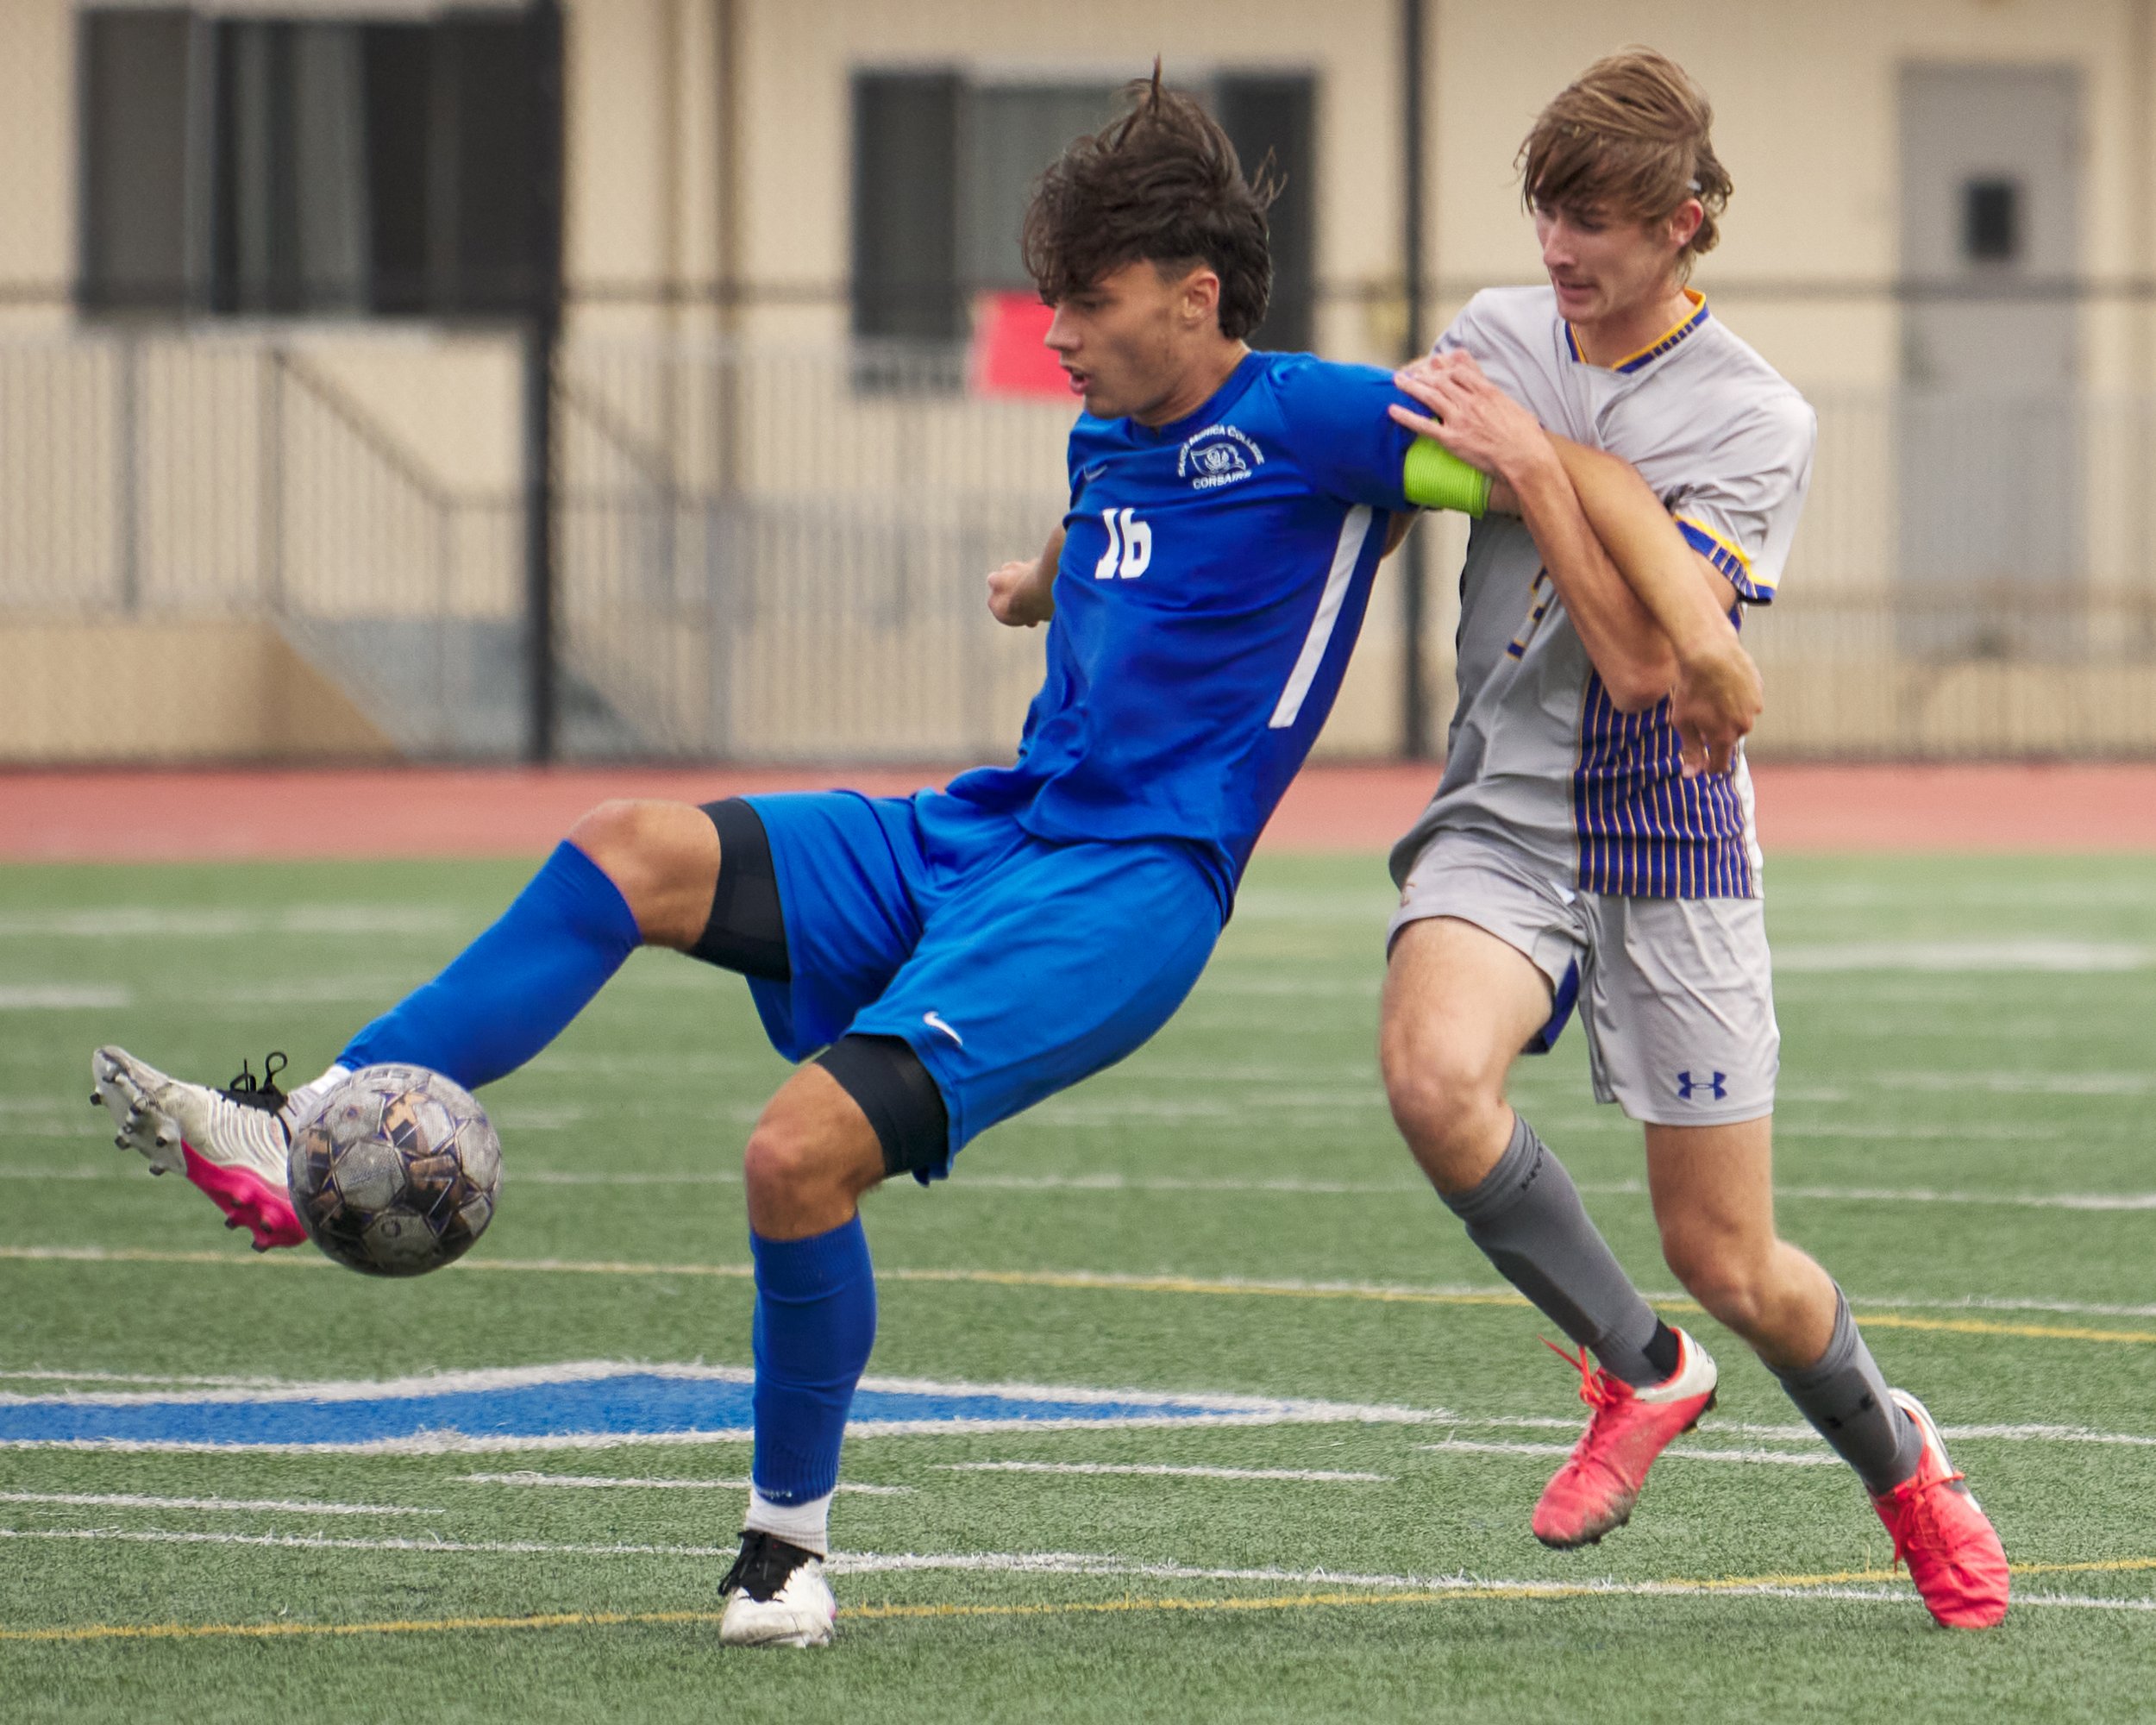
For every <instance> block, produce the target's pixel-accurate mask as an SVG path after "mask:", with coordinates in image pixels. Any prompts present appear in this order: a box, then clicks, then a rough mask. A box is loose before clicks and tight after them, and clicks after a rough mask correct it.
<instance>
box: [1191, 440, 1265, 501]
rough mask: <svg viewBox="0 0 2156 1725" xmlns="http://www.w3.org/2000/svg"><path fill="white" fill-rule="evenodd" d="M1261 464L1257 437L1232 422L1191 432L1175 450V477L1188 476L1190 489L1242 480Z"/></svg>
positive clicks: (1254, 471) (1263, 462)
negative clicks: (1240, 429)
mask: <svg viewBox="0 0 2156 1725" xmlns="http://www.w3.org/2000/svg"><path fill="white" fill-rule="evenodd" d="M1264 465H1265V454H1264V451H1263V450H1262V449H1259V448H1258V447H1257V439H1256V438H1255V437H1252V436H1250V435H1249V434H1248V433H1247V432H1244V431H1238V430H1236V428H1235V427H1234V426H1232V425H1208V426H1206V429H1205V430H1202V431H1196V432H1193V433H1192V434H1191V435H1190V436H1188V437H1186V438H1185V439H1184V440H1183V446H1182V448H1181V449H1178V450H1177V451H1176V452H1175V477H1176V478H1177V479H1188V480H1189V481H1190V488H1191V490H1193V491H1213V490H1217V489H1218V488H1219V486H1225V485H1233V484H1234V483H1235V482H1236V481H1237V480H1246V479H1248V478H1250V475H1251V474H1254V473H1256V472H1257V470H1258V469H1259V468H1260V467H1263V466H1264Z"/></svg>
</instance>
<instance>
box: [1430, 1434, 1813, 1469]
mask: <svg viewBox="0 0 2156 1725" xmlns="http://www.w3.org/2000/svg"><path fill="white" fill-rule="evenodd" d="M1415 1447H1416V1448H1417V1449H1419V1450H1434V1451H1437V1452H1440V1453H1442V1452H1446V1451H1451V1452H1456V1453H1457V1452H1466V1453H1467V1454H1470V1455H1506V1456H1562V1455H1570V1454H1571V1453H1572V1446H1571V1445H1570V1444H1498V1443H1477V1442H1476V1441H1474V1440H1471V1439H1467V1438H1450V1439H1447V1440H1445V1442H1444V1443H1441V1444H1417V1445H1416V1446H1415ZM1662 1453H1663V1454H1664V1455H1670V1456H1682V1457H1683V1458H1685V1459H1686V1460H1688V1461H1733V1462H1745V1463H1770V1464H1772V1465H1776V1466H1778V1467H1839V1466H1840V1465H1841V1458H1839V1456H1832V1455H1802V1454H1793V1453H1790V1452H1787V1451H1783V1450H1709V1449H1701V1448H1699V1447H1698V1446H1695V1445H1691V1444H1675V1445H1672V1446H1670V1448H1668V1449H1666V1450H1664V1451H1663V1452H1662Z"/></svg>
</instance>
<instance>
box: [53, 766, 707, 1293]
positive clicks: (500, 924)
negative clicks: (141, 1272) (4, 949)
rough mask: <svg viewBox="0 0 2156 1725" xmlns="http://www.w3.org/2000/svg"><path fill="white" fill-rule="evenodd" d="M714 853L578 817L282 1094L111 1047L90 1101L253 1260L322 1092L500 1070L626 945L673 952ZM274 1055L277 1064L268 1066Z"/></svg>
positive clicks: (285, 1231) (686, 938) (621, 808)
mask: <svg viewBox="0 0 2156 1725" xmlns="http://www.w3.org/2000/svg"><path fill="white" fill-rule="evenodd" d="M718 862H719V845H718V837H717V835H716V833H715V832H714V831H713V827H712V823H711V819H710V817H708V816H706V815H705V813H704V812H702V811H700V810H698V809H695V808H692V807H689V806H686V805H677V804H671V803H606V804H603V805H601V806H599V808H596V809H594V810H592V812H590V813H589V814H587V815H586V816H585V817H584V818H583V819H581V820H580V821H579V822H578V823H577V824H576V825H575V827H574V828H573V829H572V831H571V832H570V834H569V837H568V838H567V839H566V840H564V841H563V842H562V843H561V844H559V845H557V846H556V847H555V851H554V854H553V855H552V856H549V857H548V859H547V862H546V864H545V866H544V867H542V869H540V870H539V872H538V874H537V875H534V876H533V878H532V880H531V881H530V883H529V884H528V885H527V886H526V887H525V888H524V889H523V892H522V893H520V894H517V898H516V899H515V900H513V901H512V902H511V905H510V906H509V908H508V909H507V910H505V912H503V913H502V914H501V916H500V917H499V918H498V919H497V920H496V921H495V923H494V924H493V925H492V927H490V928H488V929H487V930H486V932H484V933H483V934H481V935H480V936H479V938H478V939H476V940H474V941H473V943H472V944H470V945H469V946H467V947H466V948H465V949H464V950H463V951H462V952H461V953H460V954H459V955H458V956H457V957H455V958H454V959H453V960H452V961H451V962H450V963H449V966H448V969H445V970H443V971H442V974H441V975H439V976H436V978H435V979H434V980H433V981H432V982H428V983H426V984H424V985H423V987H421V988H417V989H416V990H414V991H413V992H412V993H411V994H408V995H406V996H405V997H404V1000H400V1001H399V1002H398V1004H397V1005H396V1006H395V1007H392V1008H391V1009H390V1010H389V1011H388V1012H387V1013H384V1014H383V1015H382V1016H381V1017H380V1018H378V1019H375V1020H374V1021H373V1023H372V1024H370V1025H368V1026H367V1027H366V1028H365V1029H364V1030H362V1031H360V1033H359V1034H358V1035H357V1036H356V1037H354V1038H353V1039H352V1041H351V1043H350V1044H348V1046H347V1047H346V1049H345V1051H344V1052H343V1053H342V1054H340V1055H339V1056H338V1057H337V1060H336V1063H335V1065H333V1066H331V1067H330V1069H329V1071H327V1072H325V1073H324V1074H323V1076H321V1077H320V1078H318V1079H317V1080H315V1081H314V1082H313V1083H311V1084H307V1085H303V1086H301V1087H300V1088H298V1089H297V1090H295V1091H293V1092H292V1093H291V1095H290V1096H289V1097H288V1096H286V1095H285V1094H284V1093H283V1092H281V1091H280V1090H279V1089H278V1088H277V1087H276V1085H275V1084H274V1083H273V1082H269V1079H270V1078H272V1077H273V1076H274V1073H271V1074H269V1075H267V1076H266V1077H265V1079H263V1080H261V1081H254V1080H253V1079H252V1076H251V1075H249V1074H247V1073H245V1072H244V1071H243V1072H242V1075H241V1078H239V1079H236V1080H235V1081H234V1082H233V1083H232V1084H230V1085H229V1086H226V1087H224V1088H212V1087H211V1086H209V1085H204V1084H194V1083H190V1082H186V1081H185V1080H184V1079H178V1078H172V1077H170V1076H166V1074H165V1073H163V1072H160V1071H159V1070H158V1069H156V1068H155V1067H154V1066H151V1065H150V1064H149V1063H147V1062H146V1061H142V1060H140V1059H137V1058H136V1057H135V1056H133V1055H131V1054H129V1053H128V1052H127V1051H125V1050H124V1049H120V1048H113V1047H106V1048H101V1049H99V1050H98V1051H97V1053H96V1054H94V1055H93V1056H92V1057H91V1101H93V1102H97V1103H100V1104H102V1105H103V1106H104V1107H107V1108H109V1109H110V1110H111V1111H112V1113H113V1114H114V1117H115V1119H116V1122H117V1136H116V1142H117V1143H119V1144H120V1145H122V1147H124V1148H129V1149H135V1150H139V1151H141V1153H142V1154H143V1155H144V1156H145V1157H147V1158H148V1159H149V1164H150V1169H151V1171H152V1172H153V1173H158V1174H161V1173H164V1172H165V1171H166V1170H167V1169H171V1168H182V1169H184V1170H185V1172H186V1174H187V1177H188V1178H189V1179H190V1180H191V1181H192V1182H194V1183H195V1184H196V1185H197V1186H198V1187H200V1188H201V1189H203V1190H204V1192H206V1193H207V1194H209V1195H210V1198H211V1200H212V1201H214V1202H215V1203H216V1205H217V1207H218V1208H220V1209H222V1211H223V1212H224V1213H225V1215H226V1218H227V1224H228V1226H233V1227H241V1226H244V1227H247V1228H248V1230H249V1231H250V1232H251V1233H253V1234H254V1244H255V1246H256V1249H257V1250H266V1248H268V1247H271V1246H278V1245H298V1243H299V1242H300V1241H301V1240H303V1239H305V1238H306V1235H305V1233H304V1232H303V1231H302V1229H301V1228H300V1226H299V1222H298V1217H297V1216H296V1215H295V1214H293V1212H292V1208H291V1202H290V1201H289V1199H288V1198H286V1197H285V1157H286V1152H287V1150H288V1148H289V1145H290V1143H291V1132H292V1131H293V1129H294V1128H295V1127H296V1126H298V1125H300V1124H302V1123H303V1122H304V1120H305V1119H306V1117H307V1115H308V1113H309V1112H310V1109H311V1107H313V1106H314V1105H316V1104H317V1103H319V1102H320V1101H322V1100H323V1098H324V1097H326V1096H327V1095H328V1094H329V1091H330V1090H331V1089H332V1088H335V1084H336V1082H338V1081H340V1080H341V1079H342V1078H343V1077H344V1076H347V1075H348V1074H349V1073H351V1072H353V1071H355V1070H357V1069H359V1068H360V1067H362V1066H373V1065H379V1064H381V1063H385V1062H394V1063H410V1064H411V1065H415V1066H424V1067H428V1068H430V1069H433V1070H435V1071H436V1072H440V1073H442V1074H443V1075H445V1076H448V1077H449V1078H452V1079H454V1080H455V1081H456V1082H458V1083H459V1084H461V1085H462V1086H463V1087H464V1088H466V1089H467V1090H474V1089H477V1088H479V1086H480V1085H482V1084H487V1083H491V1082H493V1081H494V1080H495V1079H497V1078H499V1077H501V1076H504V1075H505V1074H507V1073H509V1072H512V1071H514V1070H515V1069H517V1067H519V1066H521V1065H523V1063H524V1062H526V1061H527V1060H529V1059H530V1058H531V1057H532V1056H533V1055H535V1054H536V1053H538V1052H539V1051H540V1050H541V1049H542V1048H544V1047H545V1046H546V1045H547V1044H548V1043H549V1042H551V1041H553V1040H554V1038H555V1037H557V1036H558V1035H560V1034H561V1031H562V1030H563V1028H564V1027H565V1026H567V1024H568V1022H569V1020H570V1019H573V1018H574V1017H575V1016H576V1015H577V1014H578V1013H580V1012H581V1011H583V1009H584V1008H585V1007H586V1006H587V1005H588V1004H589V1003H590V1001H591V1000H592V996H593V995H594V994H598V992H599V989H600V988H602V987H604V986H605V983H606V982H607V980H608V978H610V977H611V976H612V975H613V974H614V972H615V971H616V970H617V969H620V968H621V965H622V962H623V961H624V959H626V958H627V957H629V955H630V952H631V951H633V950H635V949H636V947H637V945H638V944H641V943H642V942H644V941H647V940H649V941H654V942H659V943H663V944H667V945H674V946H679V947H681V948H683V949H685V950H686V949H687V948H689V947H692V946H693V944H695V942H696V941H697V940H698V939H699V938H700V936H701V935H702V933H703V931H704V930H705V925H706V924H707V922H708V920H709V919H710V917H711V905H712V894H713V891H714V889H715V887H716V883H717V881H718ZM277 1058H279V1059H280V1060H281V1059H282V1056H279V1057H277Z"/></svg>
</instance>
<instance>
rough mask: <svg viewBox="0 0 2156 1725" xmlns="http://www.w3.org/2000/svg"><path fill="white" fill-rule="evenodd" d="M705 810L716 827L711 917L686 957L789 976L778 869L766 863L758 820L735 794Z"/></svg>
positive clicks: (771, 976) (776, 978)
mask: <svg viewBox="0 0 2156 1725" xmlns="http://www.w3.org/2000/svg"><path fill="white" fill-rule="evenodd" d="M704 812H705V814H707V815H709V816H710V817H711V825H713V826H714V827H716V828H717V829H718V888H716V889H715V890H714V891H713V892H712V894H711V920H710V921H709V922H707V923H706V924H705V925H704V932H703V933H702V934H700V935H699V936H698V937H697V941H696V944H695V945H693V946H692V947H691V948H690V949H689V957H692V958H701V959H702V960H703V961H704V962H705V963H706V964H716V965H718V967H719V968H720V969H725V970H738V971H740V972H741V974H742V975H744V976H760V977H761V978H763V979H764V980H765V981H766V982H791V981H793V966H792V965H791V964H790V963H788V962H787V948H786V919H785V918H784V917H783V916H782V915H781V914H780V909H779V876H778V871H777V870H776V869H774V868H773V867H772V865H771V840H770V838H769V837H768V836H767V835H766V834H765V832H764V830H763V822H762V821H761V819H759V818H758V817H757V814H756V812H755V809H753V808H751V807H750V806H749V805H748V804H747V803H745V802H743V800H741V799H740V798H739V797H729V798H727V799H726V800H724V802H716V803H705V805H704Z"/></svg>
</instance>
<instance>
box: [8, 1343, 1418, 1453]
mask: <svg viewBox="0 0 2156 1725" xmlns="http://www.w3.org/2000/svg"><path fill="white" fill-rule="evenodd" d="M751 1389H752V1383H751V1377H750V1374H749V1372H748V1371H744V1370H742V1369H740V1368H738V1367H728V1366H674V1365H662V1366H637V1365H624V1364H613V1363H611V1362H586V1363H580V1364H569V1365H560V1366H534V1367H524V1368H517V1369H511V1370H505V1371H479V1372H460V1373H445V1374H442V1375H440V1376H437V1377H416V1378H405V1379H402V1380H398V1381H396V1382H392V1383H317V1384H291V1385H274V1386H266V1387H259V1388H256V1387H248V1388H229V1389H227V1388H217V1389H199V1390H189V1391H183V1392H172V1391H165V1392H138V1391H129V1392H119V1391H113V1390H84V1391H75V1392H71V1393H66V1394H58V1395H43V1396H17V1395H5V1394H0V1447H8V1448H27V1447H44V1446H90V1447H97V1448H118V1449H149V1450H256V1451H285V1452H290V1451H295V1450H298V1451H368V1450H398V1451H417V1452H428V1451H452V1450H454V1451H470V1450H502V1449H551V1448H605V1447H612V1446H617V1445H621V1444H630V1443H639V1442H644V1443H717V1442H730V1441H740V1440H746V1439H747V1438H748V1437H749V1435H750V1429H751V1425H752V1412H751V1407H750V1396H751ZM1445 1417H1446V1416H1445V1415H1442V1414H1437V1413H1434V1412H1432V1411H1426V1410H1421V1409H1414V1408H1364V1407H1359V1406H1351V1405H1346V1404H1338V1403H1329V1402H1296V1401H1285V1400H1276V1399H1272V1398H1267V1397H1257V1396H1213V1395H1203V1394H1200V1395H1194V1396H1167V1395H1159V1394H1155V1393H1150V1392H1147V1391H1142V1390H1097V1389H1055V1388H1044V1387H1040V1386H1035V1385H1026V1384H1016V1385H1013V1384H946V1383H919V1382H915V1381H912V1380H906V1379H896V1378H870V1379H868V1380H865V1381H864V1382H863V1383H862V1387H861V1389H860V1392H859V1393H858V1394H857V1395H856V1397H855V1401H854V1409H853V1418H852V1421H851V1422H850V1423H849V1427H848V1429H849V1433H850V1434H852V1435H854V1436H856V1437H874V1436H892V1435H927V1434H933V1433H949V1432H958V1431H1022V1430H1027V1429H1034V1430H1039V1429H1044V1428H1069V1427H1129V1426H1163V1425H1170V1426H1187V1425H1250V1424H1266V1425H1271V1424H1292V1423H1305V1422H1312V1423H1332V1422H1337V1421H1382V1422H1385V1423H1421V1422H1423V1421H1429V1420H1432V1419H1443V1418H1445Z"/></svg>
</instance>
